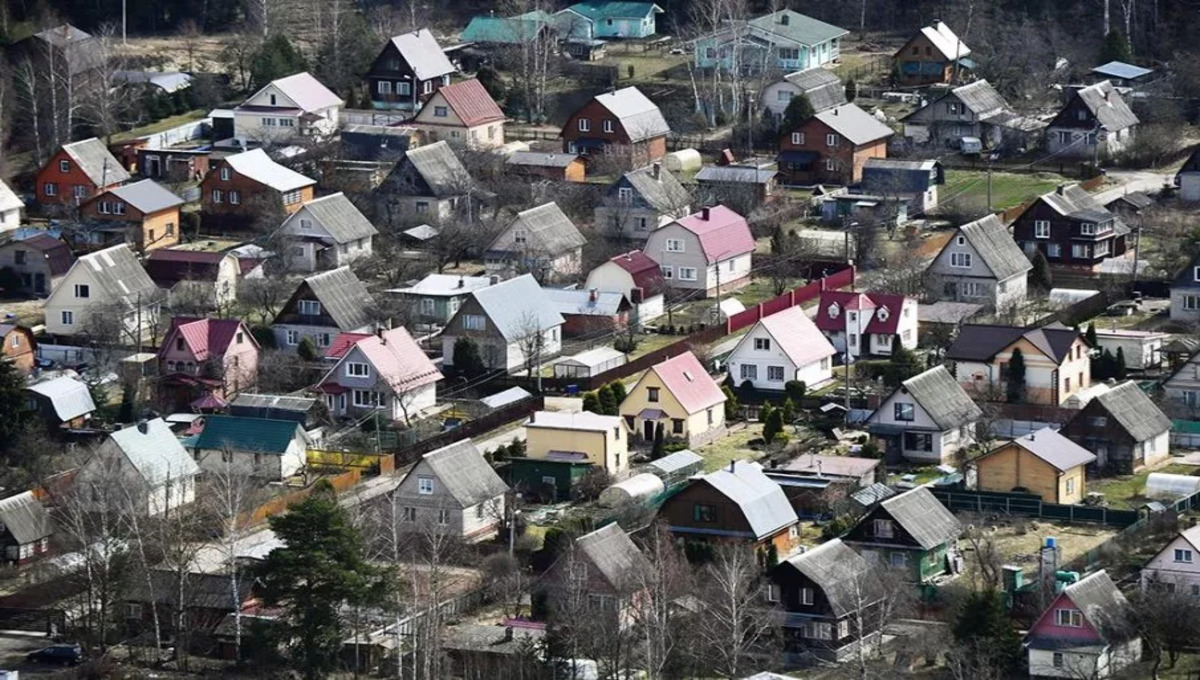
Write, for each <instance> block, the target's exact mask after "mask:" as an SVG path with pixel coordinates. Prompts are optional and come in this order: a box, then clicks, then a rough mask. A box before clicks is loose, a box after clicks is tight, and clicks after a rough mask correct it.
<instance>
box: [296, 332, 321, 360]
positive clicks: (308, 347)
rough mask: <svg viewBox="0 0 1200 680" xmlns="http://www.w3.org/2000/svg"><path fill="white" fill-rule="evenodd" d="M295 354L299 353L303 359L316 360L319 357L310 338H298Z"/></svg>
mask: <svg viewBox="0 0 1200 680" xmlns="http://www.w3.org/2000/svg"><path fill="white" fill-rule="evenodd" d="M296 354H299V355H300V358H301V359H304V360H305V361H309V362H312V361H316V360H318V359H320V358H321V355H320V353H318V352H317V346H316V345H314V344H313V341H312V338H307V337H305V338H300V344H299V345H298V346H297V347H296Z"/></svg>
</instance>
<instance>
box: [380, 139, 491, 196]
mask: <svg viewBox="0 0 1200 680" xmlns="http://www.w3.org/2000/svg"><path fill="white" fill-rule="evenodd" d="M405 165H408V166H411V167H412V169H413V170H415V171H416V173H417V174H418V175H420V176H421V179H422V180H424V181H425V184H427V185H429V189H430V191H431V192H432V194H433V196H435V197H437V198H450V197H453V196H463V195H466V194H468V193H470V192H471V191H472V190H474V189H475V188H476V185H475V180H474V179H472V177H471V173H469V172H467V169H466V167H464V166H463V164H462V161H460V160H458V156H456V155H454V150H453V149H451V148H450V145H449V144H448V143H447V142H446V141H445V140H443V141H440V142H434V143H433V144H426V145H425V146H421V147H417V148H416V149H410V150H409V151H408V153H406V154H405V155H404V158H402V159H400V162H399V163H397V165H396V171H399V170H401V169H402V168H403V167H404V166H405ZM393 172H395V171H393Z"/></svg>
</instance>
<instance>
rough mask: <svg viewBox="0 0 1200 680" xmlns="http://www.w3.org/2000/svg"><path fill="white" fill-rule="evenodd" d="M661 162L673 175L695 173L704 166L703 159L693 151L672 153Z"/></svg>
mask: <svg viewBox="0 0 1200 680" xmlns="http://www.w3.org/2000/svg"><path fill="white" fill-rule="evenodd" d="M663 160H664V163H665V167H666V168H667V170H669V171H671V172H674V173H680V172H697V171H699V170H700V168H701V167H702V166H703V165H704V158H703V157H702V156H701V155H700V152H699V151H697V150H695V149H680V150H679V151H672V152H671V153H669V154H667V155H666V156H665V157H664V159H663Z"/></svg>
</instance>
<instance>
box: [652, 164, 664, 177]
mask: <svg viewBox="0 0 1200 680" xmlns="http://www.w3.org/2000/svg"><path fill="white" fill-rule="evenodd" d="M660 172H662V163H660V162H658V161H655V162H654V165H651V166H650V176H651V177H653V178H654V179H658V174H659V173H660Z"/></svg>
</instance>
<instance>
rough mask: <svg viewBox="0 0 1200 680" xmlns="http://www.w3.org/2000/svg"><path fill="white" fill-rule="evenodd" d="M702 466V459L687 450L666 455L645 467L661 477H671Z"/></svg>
mask: <svg viewBox="0 0 1200 680" xmlns="http://www.w3.org/2000/svg"><path fill="white" fill-rule="evenodd" d="M703 464H704V459H703V458H702V457H700V456H699V455H698V454H695V453H692V452H691V451H690V450H688V449H684V450H682V451H676V452H675V453H671V454H667V455H666V456H663V457H662V458H659V459H658V460H655V461H651V462H650V463H649V464H648V466H647V467H649V468H651V469H652V470H654V473H655V474H657V475H659V476H660V477H661V476H664V475H671V474H674V473H676V472H679V471H681V470H684V471H686V470H688V469H690V468H693V467H697V466H700V465H703Z"/></svg>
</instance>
